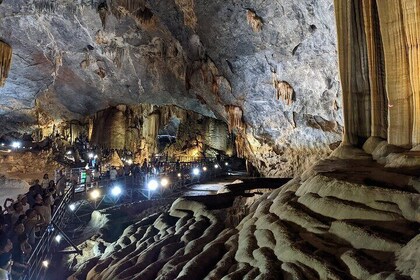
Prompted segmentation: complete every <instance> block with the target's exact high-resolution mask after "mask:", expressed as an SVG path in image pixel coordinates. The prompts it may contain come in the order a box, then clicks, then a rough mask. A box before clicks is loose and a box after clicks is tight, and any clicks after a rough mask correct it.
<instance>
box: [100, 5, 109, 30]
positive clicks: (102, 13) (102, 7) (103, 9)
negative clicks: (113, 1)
mask: <svg viewBox="0 0 420 280" xmlns="http://www.w3.org/2000/svg"><path fill="white" fill-rule="evenodd" d="M98 14H99V18H100V19H101V23H102V28H103V29H105V26H106V17H107V15H108V5H107V4H106V1H104V2H102V3H100V4H99V5H98Z"/></svg>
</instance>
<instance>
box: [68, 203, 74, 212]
mask: <svg viewBox="0 0 420 280" xmlns="http://www.w3.org/2000/svg"><path fill="white" fill-rule="evenodd" d="M69 208H70V211H74V210H76V205H74V203H72V204H70V205H69Z"/></svg>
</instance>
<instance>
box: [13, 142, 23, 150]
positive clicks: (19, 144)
mask: <svg viewBox="0 0 420 280" xmlns="http://www.w3.org/2000/svg"><path fill="white" fill-rule="evenodd" d="M21 145H22V143H20V142H18V141H14V142H12V148H13V149H19V148H20V146H21Z"/></svg>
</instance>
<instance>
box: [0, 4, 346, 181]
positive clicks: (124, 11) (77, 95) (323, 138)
mask: <svg viewBox="0 0 420 280" xmlns="http://www.w3.org/2000/svg"><path fill="white" fill-rule="evenodd" d="M335 32H336V31H335V21H334V7H333V1H332V0H320V1H313V0H299V1H295V3H292V2H291V1H286V0H281V1H236V0H233V1H219V0H215V1H194V0H165V1H130V0H108V1H97V0H89V1H88V0H51V1H47V0H30V1H28V0H3V2H2V3H1V4H0V40H2V41H4V42H6V43H8V44H9V45H11V46H12V48H13V57H12V66H11V69H10V72H9V76H8V78H7V80H6V83H5V86H4V87H2V88H0V95H1V98H0V124H1V127H2V129H1V131H0V134H4V133H7V132H10V131H13V130H25V129H29V128H33V127H34V126H36V125H38V124H39V122H45V123H47V122H48V121H51V120H58V119H62V120H69V119H82V118H83V117H85V116H87V115H91V114H93V113H94V112H96V111H98V110H101V109H104V108H107V107H109V106H114V105H118V104H128V105H130V104H133V105H135V104H139V103H151V104H157V105H164V104H174V105H176V106H179V107H182V108H184V109H188V110H193V111H195V112H198V113H201V114H203V115H205V116H209V117H214V118H218V119H221V120H224V121H228V116H227V111H226V106H227V105H234V106H238V107H239V108H241V110H242V111H243V120H244V123H245V124H246V130H245V132H244V134H245V135H244V137H245V138H246V140H247V143H249V145H250V146H251V147H252V148H251V152H253V153H254V154H255V157H254V161H255V164H258V158H264V161H265V162H264V163H263V166H260V167H261V168H262V169H264V168H265V169H266V174H270V172H271V173H272V172H275V171H272V170H271V169H273V168H272V167H270V158H272V159H273V162H276V163H283V164H286V165H287V163H286V162H287V160H285V158H286V157H289V158H290V157H296V155H297V154H299V153H301V152H299V151H306V149H310V150H311V151H315V152H314V154H313V155H314V156H318V155H319V154H324V153H326V152H329V151H330V150H329V148H328V147H329V145H330V144H331V143H333V142H337V141H339V140H340V139H341V133H342V125H343V120H342V112H341V92H340V84H339V81H338V70H337V53H336V49H335V45H336V35H335ZM40 115H42V118H41V119H40ZM286 150H293V151H298V152H297V153H296V154H293V155H292V154H288V152H287V151H286ZM305 153H306V152H305ZM306 154H307V155H309V154H311V153H309V154H308V153H306ZM286 165H285V166H284V167H285V168H286ZM270 168H271V169H270ZM277 169H279V168H278V167H277V168H276V170H277ZM273 170H274V169H273ZM287 170H288V171H287V172H289V173H290V172H291V173H293V172H294V171H295V170H294V167H290V166H287ZM271 175H274V174H271Z"/></svg>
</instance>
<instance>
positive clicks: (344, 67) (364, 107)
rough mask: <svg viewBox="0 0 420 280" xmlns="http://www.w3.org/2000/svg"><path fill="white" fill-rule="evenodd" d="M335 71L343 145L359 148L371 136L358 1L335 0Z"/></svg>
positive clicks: (364, 46) (364, 56)
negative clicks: (340, 95) (338, 82)
mask: <svg viewBox="0 0 420 280" xmlns="http://www.w3.org/2000/svg"><path fill="white" fill-rule="evenodd" d="M334 7H335V15H336V25H337V40H338V44H337V45H338V54H339V68H340V69H339V70H340V78H341V86H342V90H343V110H344V124H345V131H344V138H343V142H344V143H347V144H352V145H361V144H363V142H364V140H365V139H366V138H368V137H369V136H370V135H371V132H370V128H371V121H370V120H371V116H370V88H369V72H368V62H367V47H366V40H365V32H364V25H363V13H362V4H361V0H335V1H334Z"/></svg>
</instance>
